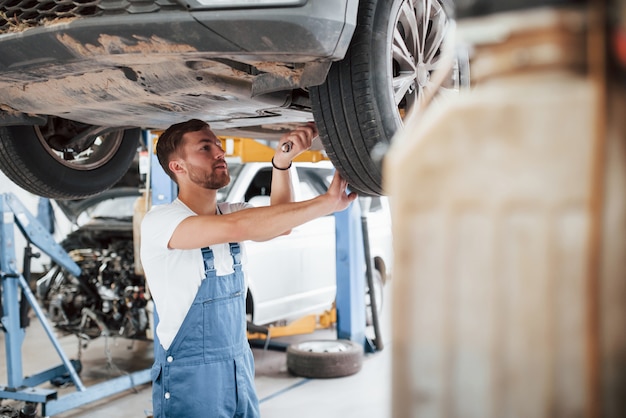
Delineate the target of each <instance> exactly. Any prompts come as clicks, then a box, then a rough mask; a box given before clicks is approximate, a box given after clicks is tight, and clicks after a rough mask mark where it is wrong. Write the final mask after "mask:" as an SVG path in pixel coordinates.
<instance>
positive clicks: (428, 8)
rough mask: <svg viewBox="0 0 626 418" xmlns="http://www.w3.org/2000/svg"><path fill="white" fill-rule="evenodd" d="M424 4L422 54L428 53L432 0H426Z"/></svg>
mask: <svg viewBox="0 0 626 418" xmlns="http://www.w3.org/2000/svg"><path fill="white" fill-rule="evenodd" d="M423 4H424V10H423V14H422V33H421V38H420V51H421V52H422V56H423V55H425V53H426V38H427V35H428V23H429V22H430V11H431V0H424V3H423Z"/></svg>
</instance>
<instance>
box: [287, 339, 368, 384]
mask: <svg viewBox="0 0 626 418" xmlns="http://www.w3.org/2000/svg"><path fill="white" fill-rule="evenodd" d="M362 366H363V346H362V345H359V344H357V343H354V342H352V341H349V340H312V341H305V342H301V343H295V344H291V345H290V346H289V347H287V369H288V370H289V371H290V372H291V373H292V374H294V375H296V376H302V377H310V378H329V377H343V376H349V375H352V374H355V373H356V372H358V371H359V370H361V367H362Z"/></svg>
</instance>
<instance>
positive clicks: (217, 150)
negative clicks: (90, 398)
mask: <svg viewBox="0 0 626 418" xmlns="http://www.w3.org/2000/svg"><path fill="white" fill-rule="evenodd" d="M315 135H316V131H315V128H314V126H312V125H306V126H302V127H299V128H296V129H295V130H293V131H291V132H289V133H287V134H284V135H283V136H282V137H281V138H280V140H279V143H278V146H277V151H276V153H275V155H274V158H273V159H272V164H273V166H274V168H273V170H272V184H271V197H270V200H271V205H270V206H268V207H261V208H253V207H251V206H249V205H248V204H246V203H230V204H229V203H220V204H218V203H217V191H218V189H220V188H222V187H224V186H226V185H227V184H228V183H229V181H230V175H229V172H228V165H227V163H226V160H225V156H224V150H223V149H222V145H221V142H220V140H219V139H218V138H217V137H216V136H215V134H214V133H213V132H212V131H211V129H210V127H209V125H208V124H206V123H205V122H203V121H200V120H196V119H193V120H190V121H187V122H183V123H179V124H175V125H172V126H171V127H170V128H168V129H167V130H166V131H165V132H164V133H163V134H162V135H161V136H160V138H159V140H158V143H157V146H156V152H157V157H158V159H159V163H160V164H161V166H162V167H163V169H164V170H165V172H166V173H167V174H168V175H169V176H170V177H171V178H172V179H173V180H174V181H175V182H176V183H177V185H178V198H177V199H176V200H175V201H174V202H172V203H170V204H167V205H160V206H155V207H154V208H152V210H150V211H149V212H148V213H147V214H146V216H145V218H144V220H143V222H142V226H141V261H142V264H143V268H144V271H145V274H146V279H147V282H148V286H149V289H150V293H151V295H152V298H153V300H154V303H155V307H156V311H157V313H158V316H159V323H158V326H157V329H156V335H157V337H158V341H159V343H160V345H159V346H158V347H157V348H156V350H155V361H154V365H153V367H152V402H153V414H154V417H155V418H156V417H158V418H161V417H171V418H183V417H184V418H195V417H211V418H215V417H258V416H259V402H258V399H257V396H256V391H255V387H254V360H253V357H252V352H251V350H250V346H249V344H248V341H247V338H246V313H245V297H246V285H245V281H244V276H243V272H242V258H245V257H244V256H245V253H244V252H243V248H242V245H241V242H243V241H246V240H254V241H266V240H269V239H271V238H274V237H276V236H279V235H284V234H288V233H289V231H290V230H291V229H292V228H294V227H296V226H298V225H301V224H303V223H305V222H308V221H310V220H313V219H315V218H317V217H320V216H325V215H328V214H331V213H333V212H335V211H340V210H343V209H345V208H347V207H348V205H349V204H350V202H351V201H353V200H354V199H355V198H356V195H354V194H348V193H347V192H346V185H347V184H346V182H345V181H344V180H343V179H342V178H341V177H340V176H339V175H338V174H335V177H334V179H333V182H332V184H331V186H330V187H329V189H328V192H327V193H325V194H323V195H321V196H318V197H316V198H314V199H311V200H307V201H303V202H293V201H292V198H293V196H292V189H291V177H290V170H289V168H290V167H291V161H292V160H293V159H294V158H295V157H296V156H297V155H299V154H300V153H302V152H304V151H305V150H307V149H308V148H309V147H310V145H311V141H312V138H313V137H314V136H315Z"/></svg>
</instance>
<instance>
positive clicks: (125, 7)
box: [0, 0, 184, 34]
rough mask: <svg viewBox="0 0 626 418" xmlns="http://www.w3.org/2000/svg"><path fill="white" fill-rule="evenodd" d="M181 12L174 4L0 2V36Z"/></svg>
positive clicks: (156, 0)
mask: <svg viewBox="0 0 626 418" xmlns="http://www.w3.org/2000/svg"><path fill="white" fill-rule="evenodd" d="M164 9H175V10H183V9H184V7H183V6H181V5H180V4H178V3H177V2H176V1H175V0H0V34H1V33H8V32H22V31H24V30H25V29H27V28H31V27H35V26H42V25H44V24H50V23H53V22H54V21H67V20H68V19H76V18H81V17H91V16H102V15H112V14H117V15H119V14H136V13H153V12H158V11H161V10H164Z"/></svg>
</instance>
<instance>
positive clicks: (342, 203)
mask: <svg viewBox="0 0 626 418" xmlns="http://www.w3.org/2000/svg"><path fill="white" fill-rule="evenodd" d="M347 187H348V182H347V181H346V180H344V179H343V178H342V177H341V175H340V174H339V172H338V171H335V176H334V177H333V181H332V183H330V186H329V187H328V191H327V192H326V196H327V197H328V199H329V200H330V201H331V202H332V204H334V209H332V211H331V212H341V211H342V210H344V209H346V208H347V207H348V206H350V203H352V202H353V201H354V200H355V199H356V198H357V194H356V193H355V192H352V193H350V194H348V193H347V192H346V189H347Z"/></svg>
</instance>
